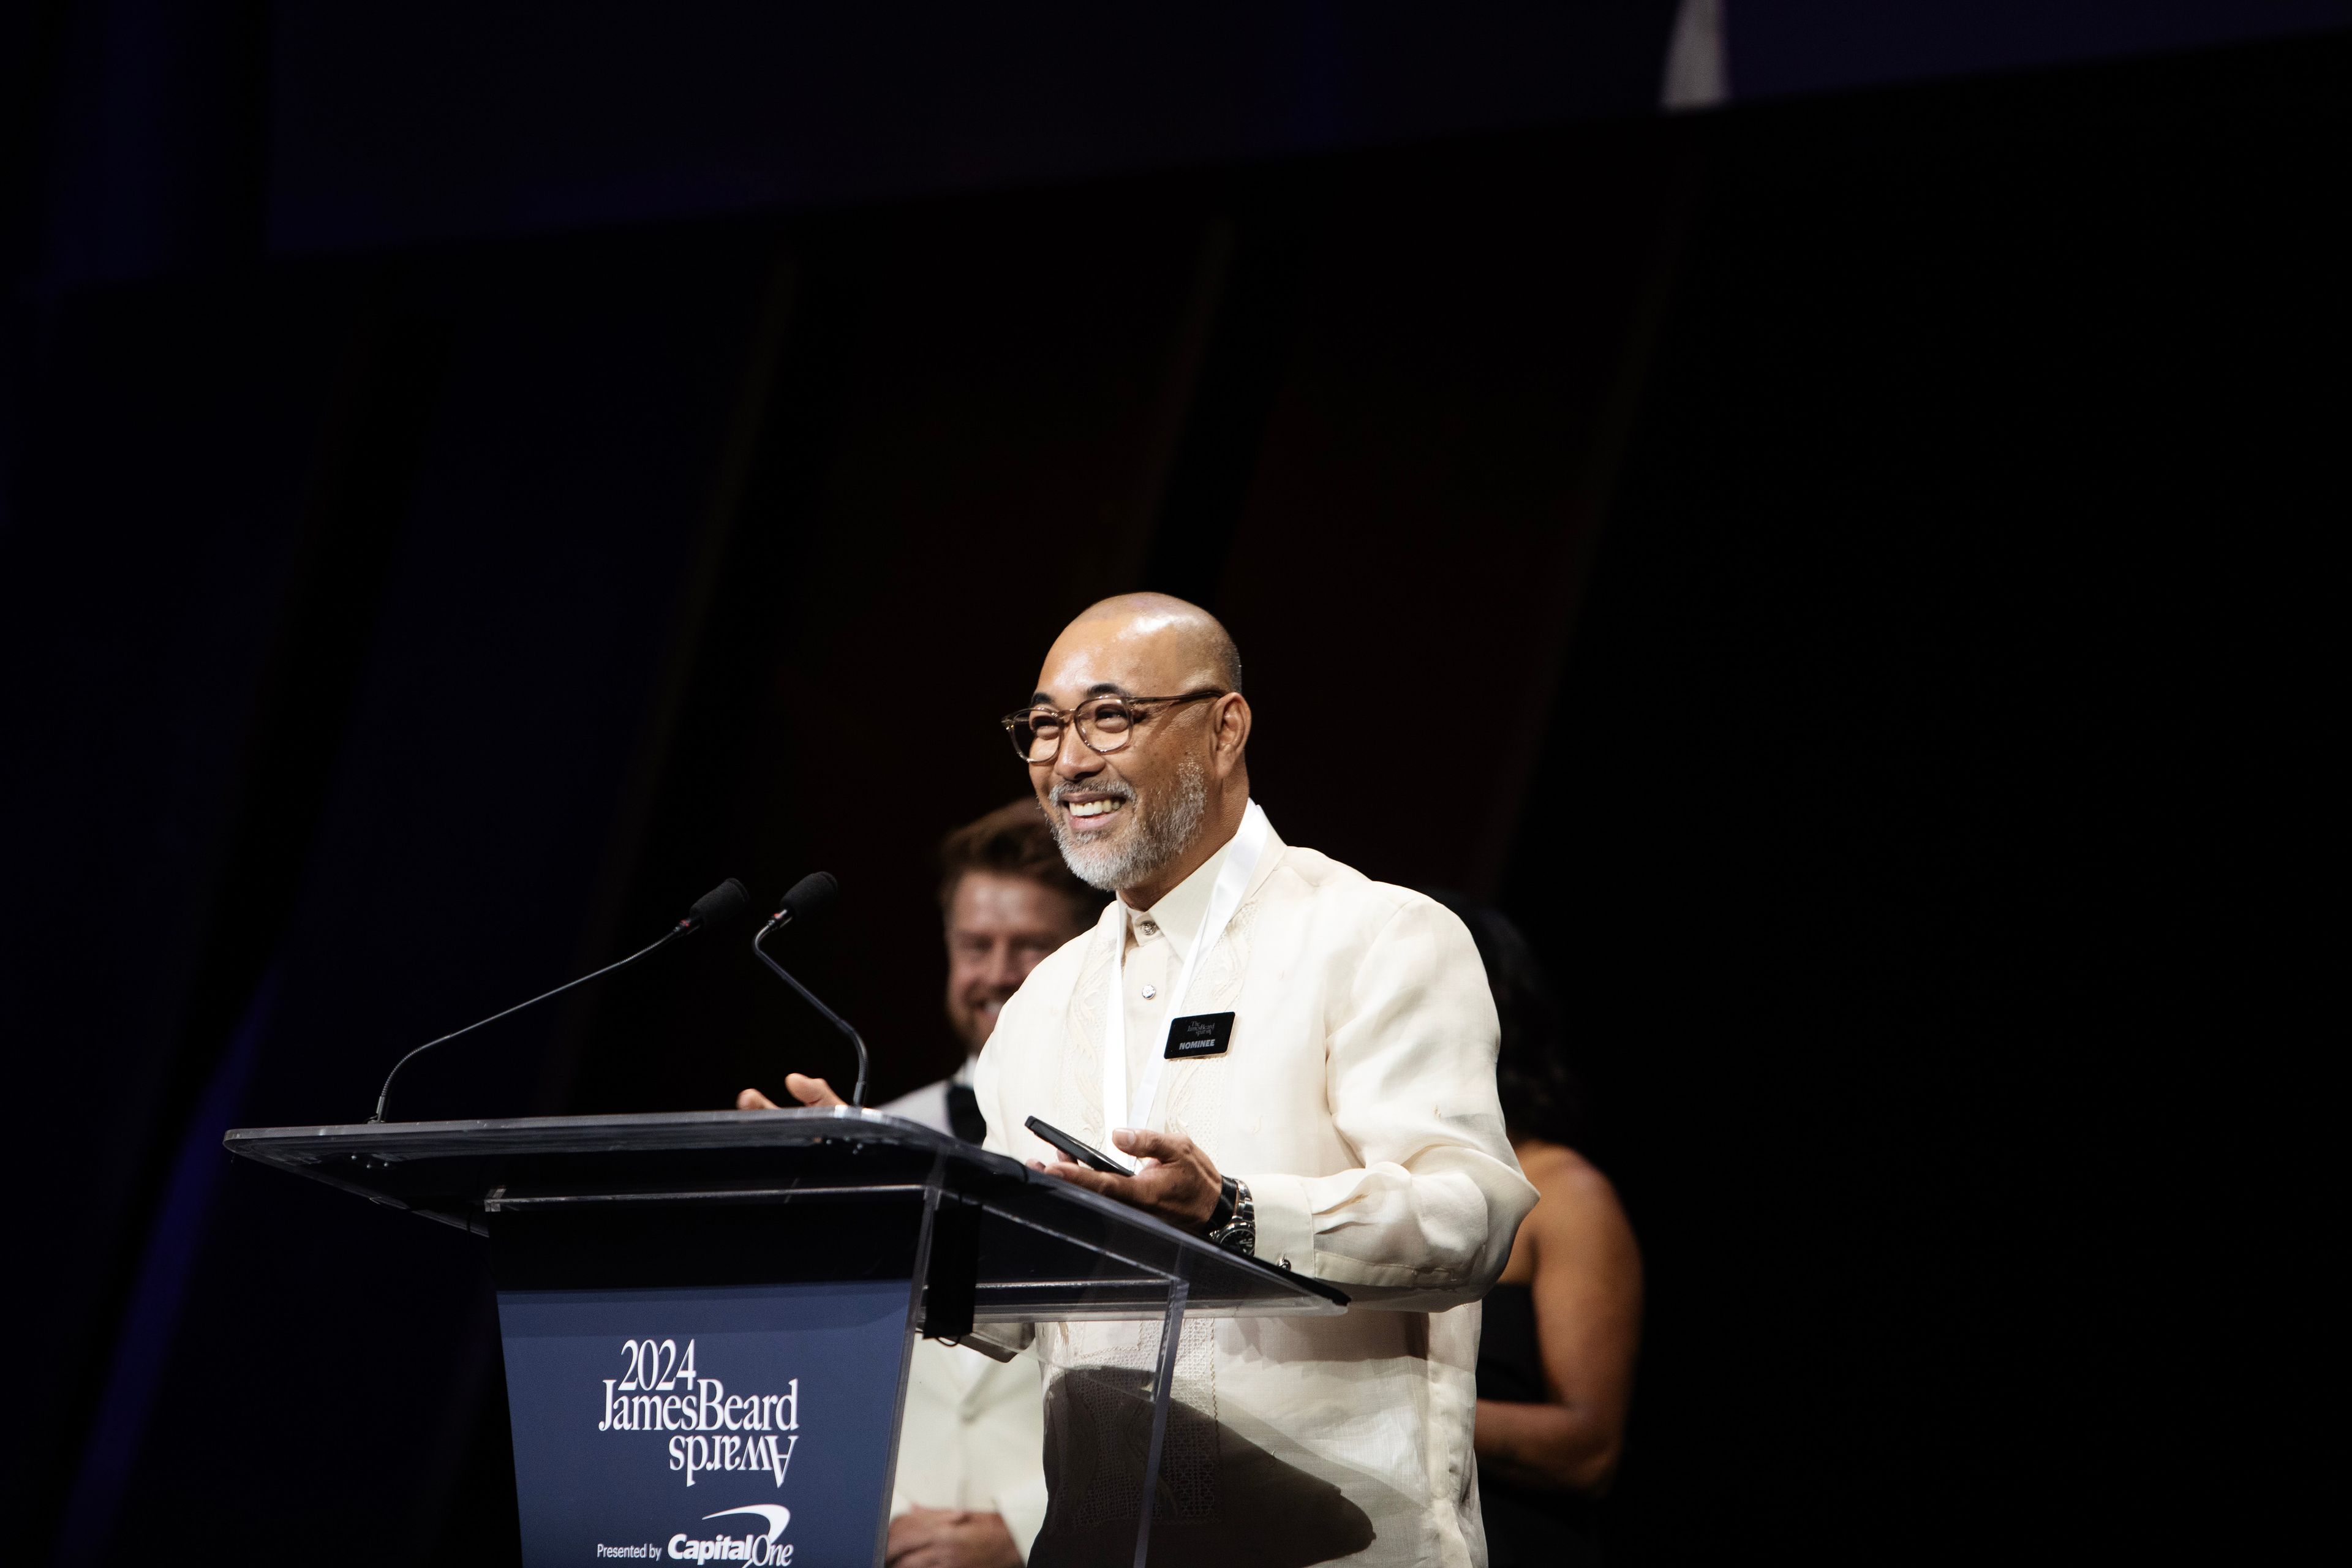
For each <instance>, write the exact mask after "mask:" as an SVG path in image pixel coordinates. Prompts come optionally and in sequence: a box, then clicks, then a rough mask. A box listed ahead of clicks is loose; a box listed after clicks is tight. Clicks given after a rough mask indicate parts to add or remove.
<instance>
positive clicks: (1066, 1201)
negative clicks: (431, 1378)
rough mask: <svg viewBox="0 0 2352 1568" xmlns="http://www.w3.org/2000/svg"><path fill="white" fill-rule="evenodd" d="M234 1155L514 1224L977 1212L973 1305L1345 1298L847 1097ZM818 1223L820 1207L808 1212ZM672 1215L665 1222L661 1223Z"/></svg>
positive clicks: (1049, 1311)
mask: <svg viewBox="0 0 2352 1568" xmlns="http://www.w3.org/2000/svg"><path fill="white" fill-rule="evenodd" d="M222 1143H223V1146H224V1147H225V1148H226V1149H227V1151H228V1152H230V1153H232V1154H236V1155H239V1156H241V1157H243V1158H245V1159H248V1160H253V1161H256V1162H258V1163H261V1164H264V1165H270V1166H275V1167H277V1168H278V1169H279V1170H282V1171H287V1172H289V1173H293V1174H295V1175H299V1176H307V1177H309V1178H310V1179H311V1180H313V1181H318V1182H323V1183H325V1184H328V1185H330V1186H334V1187H340V1188H341V1189H343V1190H344V1191H346V1192H350V1193H353V1194H358V1195H360V1196H362V1197H365V1198H368V1199H370V1200H372V1201H373V1202H375V1203H378V1204H383V1205H389V1206H392V1207H394V1208H401V1209H406V1210H409V1211H411V1212H414V1213H416V1214H419V1215H423V1216H425V1217H426V1218H428V1219H436V1220H439V1221H441V1222H443V1223H444V1224H447V1225H452V1226H458V1227H460V1228H462V1229H466V1230H469V1231H473V1232H475V1233H477V1234H481V1235H489V1234H491V1233H492V1231H493V1230H494V1229H496V1228H498V1227H499V1226H500V1225H502V1224H505V1223H507V1221H508V1218H509V1216H513V1218H514V1219H515V1220H516V1221H517V1222H518V1223H522V1224H531V1223H556V1224H567V1225H581V1224H586V1225H604V1224H614V1225H619V1224H627V1223H635V1224H639V1225H642V1224H643V1223H645V1222H646V1221H648V1220H653V1219H656V1216H676V1215H678V1214H679V1213H680V1211H681V1210H687V1211H692V1212H694V1213H697V1214H699V1215H709V1214H713V1213H717V1212H719V1211H733V1210H737V1209H738V1207H739V1205H752V1206H754V1207H756V1208H758V1209H760V1210H761V1211H763V1212H764V1213H765V1214H767V1215H770V1216H773V1215H775V1214H777V1213H778V1212H779V1211H780V1210H781V1211H790V1210H793V1209H794V1208H796V1207H797V1208H802V1209H803V1211H804V1210H805V1207H806V1205H824V1206H825V1207H826V1208H827V1209H828V1210H829V1211H831V1212H834V1213H835V1214H836V1215H837V1214H838V1213H839V1205H860V1204H866V1205H915V1206H919V1205H921V1204H923V1203H924V1202H926V1201H927V1199H928V1195H929V1194H930V1193H931V1192H932V1191H933V1190H934V1189H936V1190H937V1191H938V1192H939V1193H940V1194H941V1195H942V1197H943V1198H945V1199H949V1200H951V1201H953V1202H954V1203H956V1204H959V1205H962V1207H963V1208H964V1209H965V1210H966V1211H967V1212H971V1211H977V1213H978V1214H979V1215H980V1216H981V1218H980V1222H979V1233H980V1234H979V1246H978V1264H977V1268H978V1279H977V1281H976V1288H975V1293H974V1319H975V1321H981V1322H1018V1321H1031V1320H1045V1319H1067V1318H1122V1317H1137V1316H1157V1315H1158V1314H1159V1312H1160V1310H1161V1309H1162V1307H1163V1306H1164V1304H1165V1302H1166V1300H1167V1298H1168V1294H1169V1289H1170V1286H1171V1282H1172V1281H1174V1280H1176V1279H1183V1280H1184V1282H1185V1285H1186V1289H1187V1293H1188V1296H1189V1301H1188V1305H1187V1307H1186V1314H1187V1315H1188V1316H1195V1315H1202V1316H1218V1317H1256V1316H1290V1315H1301V1314H1304V1315H1324V1314H1329V1313H1334V1312H1339V1311H1341V1310H1344V1309H1345V1307H1346V1304H1347V1297H1346V1296H1345V1295H1344V1294H1342V1293H1341V1292H1340V1291H1339V1290H1337V1289H1333V1288H1332V1287H1330V1286H1328V1285H1326V1284H1324V1283H1323V1282H1321V1281H1320V1280H1316V1279H1307V1278H1306V1277H1305V1276H1303V1275H1298V1274H1294V1273H1292V1272H1290V1271H1289V1270H1287V1269H1284V1268H1276V1266H1274V1265H1272V1264H1269V1263H1265V1262H1262V1261H1260V1260H1259V1259H1256V1258H1244V1257H1240V1256H1238V1255H1236V1254H1234V1253H1231V1252H1228V1251H1225V1250H1224V1249H1223V1248H1221V1247H1216V1246H1214V1245H1213V1244H1212V1243H1210V1242H1208V1241H1206V1240H1204V1239H1203V1238H1202V1237H1198V1236H1194V1235H1192V1234H1190V1233H1188V1232H1186V1231H1182V1230H1180V1229H1178V1228H1176V1227H1175V1226H1171V1225H1169V1224H1167V1223H1166V1222H1164V1221H1162V1220H1160V1219H1156V1218H1154V1217H1152V1216H1151V1215H1146V1214H1144V1213H1142V1212H1140V1211H1139V1210H1136V1209H1132V1208H1129V1207H1128V1206H1126V1205H1123V1204H1118V1203H1114V1202H1112V1201H1111V1200H1109V1199H1108V1198H1104V1197H1099V1196H1097V1194H1093V1193H1089V1192H1087V1191H1086V1190H1084V1189H1083V1188H1080V1187H1075V1186H1072V1185H1071V1184H1068V1183H1066V1182H1063V1181H1059V1180H1057V1179H1055V1178H1054V1177H1052V1176H1047V1175H1044V1174H1042V1173H1038V1172H1034V1171H1032V1170H1030V1169H1028V1168H1027V1167H1026V1166H1025V1165H1023V1164H1022V1163H1020V1162H1019V1161H1016V1160H1011V1159H1007V1158H1006V1157H1004V1156H1003V1155H1002V1154H993V1153H990V1152H987V1151H985V1150H982V1149H981V1148H978V1147H977V1146H975V1145H972V1144H969V1143H965V1142H962V1141H961V1140H960V1139H957V1138H953V1137H950V1136H949V1135H947V1134H945V1133H941V1132H937V1131H932V1130H931V1129H929V1128H928V1127H924V1126H922V1125H920V1124H919V1123H917V1122H912V1121H904V1120H902V1119H900V1118H898V1117H895V1116H886V1115H883V1114H882V1113H881V1112H879V1111H875V1110H850V1109H848V1108H846V1107H837V1108H829V1109H804V1110H751V1111H744V1110H703V1111H683V1112H673V1113H665V1114H657V1115H642V1116H555V1117H530V1118H517V1119H513V1120H507V1121H387V1122H360V1123H354V1124H350V1125H344V1126H328V1127H261V1128H242V1129H238V1130H236V1131H231V1132H229V1133H228V1134H227V1135H226V1137H225V1138H224V1139H223V1140H222ZM809 1217H810V1218H811V1219H814V1215H811V1216H809ZM665 1223H666V1222H665Z"/></svg>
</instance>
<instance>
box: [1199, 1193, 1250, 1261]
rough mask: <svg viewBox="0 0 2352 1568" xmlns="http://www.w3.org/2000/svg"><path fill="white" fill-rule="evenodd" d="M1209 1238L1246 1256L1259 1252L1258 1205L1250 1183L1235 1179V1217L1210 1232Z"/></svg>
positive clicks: (1227, 1248) (1229, 1249)
mask: <svg viewBox="0 0 2352 1568" xmlns="http://www.w3.org/2000/svg"><path fill="white" fill-rule="evenodd" d="M1209 1239H1210V1240H1211V1241H1213V1242H1215V1243H1216V1244H1217V1245H1218V1246H1219V1247H1223V1248H1224V1249H1225V1250H1226V1251H1228V1252H1238V1253H1240V1254H1242V1255H1243V1256H1244V1257H1255V1255H1256V1253H1257V1205H1256V1204H1255V1203H1254V1202H1252V1201H1251V1198H1250V1190H1249V1184H1248V1183H1247V1182H1244V1181H1242V1180H1241V1179H1240V1178H1238V1177H1236V1178H1235V1179H1234V1217H1233V1218H1232V1219H1230V1220H1227V1221H1226V1222H1225V1223H1224V1224H1223V1226H1219V1227H1218V1228H1217V1229H1215V1230H1213V1231H1211V1232H1210V1233H1209Z"/></svg>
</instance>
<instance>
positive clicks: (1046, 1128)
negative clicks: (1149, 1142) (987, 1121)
mask: <svg viewBox="0 0 2352 1568" xmlns="http://www.w3.org/2000/svg"><path fill="white" fill-rule="evenodd" d="M1022 1125H1023V1126H1024V1127H1026V1128H1028V1129H1029V1131H1032V1132H1034V1133H1035V1134H1037V1136H1038V1137H1040V1138H1043V1139H1044V1140H1045V1142H1048V1143H1051V1144H1052V1145H1053V1146H1054V1147H1055V1148H1056V1149H1059V1150H1060V1151H1061V1152H1063V1153H1065V1154H1067V1155H1068V1156H1069V1157H1070V1158H1071V1159H1072V1160H1073V1161H1075V1162H1076V1163H1078V1164H1081V1165H1087V1166H1091V1167H1093V1168H1094V1169H1095V1170H1097V1171H1100V1172H1102V1173H1105V1174H1107V1175H1112V1176H1131V1175H1133V1174H1135V1168H1134V1167H1133V1166H1131V1165H1122V1164H1120V1163H1118V1161H1116V1160H1114V1159H1112V1158H1111V1157H1110V1156H1109V1155H1108V1154H1106V1153H1104V1152H1102V1151H1101V1150H1099V1149H1096V1148H1091V1147H1089V1146H1088V1145H1087V1144H1084V1143H1081V1142H1078V1141H1077V1140H1076V1139H1075V1138H1073V1137H1071V1136H1070V1135H1069V1134H1068V1133H1066V1132H1065V1131H1062V1130H1061V1129H1060V1128H1058V1127H1056V1126H1055V1125H1054V1124H1053V1123H1052V1122H1050V1121H1039V1120H1038V1119H1037V1118H1036V1117H1034V1116H1033V1117H1031V1118H1030V1119H1029V1120H1028V1121H1025V1122H1024V1123H1022Z"/></svg>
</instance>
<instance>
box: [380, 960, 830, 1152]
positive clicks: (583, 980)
mask: <svg viewBox="0 0 2352 1568" xmlns="http://www.w3.org/2000/svg"><path fill="white" fill-rule="evenodd" d="M693 929H694V928H693V927H691V926H689V925H688V924H687V923H686V922H685V921H679V922H678V923H677V924H676V925H674V926H672V927H670V929H669V930H667V931H664V932H663V933H662V934H661V936H660V938H659V940H657V941H655V942H649V943H647V944H646V946H644V947H641V948H639V949H637V951H636V952H633V953H631V954H629V956H628V957H626V958H625V959H622V960H621V961H620V962H619V963H608V964H606V965H605V966H604V968H602V969H599V970H596V971H594V972H593V973H587V974H583V975H582V976H581V977H580V978H579V979H577V980H572V981H567V982H565V983H564V984H562V985H559V986H557V987H556V988H555V989H554V990H552V991H542V992H541V993H540V994H538V995H536V996H534V997H532V998H531V999H530V1001H529V1002H518V1003H516V1004H515V1005H513V1006H511V1007H509V1008H508V1009H507V1010H506V1012H505V1013H493V1014H491V1015H490V1016H488V1017H487V1018H484V1019H482V1020H481V1022H480V1023H475V1024H468V1025H467V1026H465V1027H464V1028H462V1029H459V1030H457V1032H456V1033H455V1034H448V1035H444V1036H442V1037H440V1038H439V1039H437V1040H427V1041H425V1043H424V1044H423V1045H421V1046H419V1047H416V1048H415V1050H413V1051H411V1052H409V1053H408V1054H407V1055H406V1056H404V1057H403V1058H400V1059H399V1060H398V1061H396V1062H394V1063H393V1064H392V1070H391V1071H390V1072H388V1073H386V1074H384V1075H383V1089H381V1090H380V1091H378V1093H377V1095H376V1097H375V1114H374V1115H373V1116H371V1117H369V1118H368V1120H369V1121H383V1119H384V1115H383V1108H384V1102H385V1101H386V1100H390V1099H391V1098H392V1080H393V1079H396V1078H398V1077H399V1076H400V1069H401V1068H404V1067H406V1066H407V1065H408V1064H409V1063H411V1062H413V1061H415V1059H416V1058H419V1057H421V1056H423V1055H424V1054H425V1052H427V1051H429V1050H431V1049H432V1048H433V1047H436V1046H446V1045H447V1044H448V1043H449V1042H450V1041H452V1040H454V1039H456V1038H457V1037H458V1036H459V1035H470V1034H472V1033H473V1032H474V1031H475V1030H477V1029H478V1028H480V1027H481V1026H482V1025H483V1024H495V1023H497V1022H498V1021H499V1019H500V1018H503V1017H505V1016H507V1014H509V1013H520V1012H521V1011H522V1010H523V1009H524V1008H525V1007H529V1006H531V1005H535V1004H537V1003H541V1002H544V1001H546V1000H547V999H548V998H549V997H550V996H561V995H562V994H564V993H565V992H566V991H569V990H571V989H572V986H574V985H585V984H588V982H590V981H591V980H593V979H595V978H596V976H597V975H599V974H610V973H613V971H614V970H615V969H624V968H626V967H627V966H628V965H630V964H632V963H635V962H636V961H637V960H639V959H641V958H643V957H644V956H645V955H646V954H647V953H649V952H653V950H654V949H655V948H657V947H661V946H663V945H665V944H667V943H668V942H675V941H677V939H678V938H679V937H682V936H684V935H685V934H686V933H687V932H688V931H691V930H693ZM761 956H762V957H764V956H766V955H765V954H762V955H761ZM785 978H786V979H788V980H789V979H791V978H792V977H791V976H790V975H786V976H785ZM794 984H798V982H794ZM803 994H806V993H803ZM861 1049H862V1047H861ZM859 1059H860V1060H861V1061H862V1060H863V1059H864V1058H863V1057H861V1058H859Z"/></svg>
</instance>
